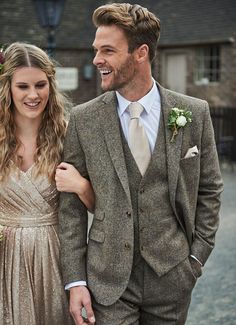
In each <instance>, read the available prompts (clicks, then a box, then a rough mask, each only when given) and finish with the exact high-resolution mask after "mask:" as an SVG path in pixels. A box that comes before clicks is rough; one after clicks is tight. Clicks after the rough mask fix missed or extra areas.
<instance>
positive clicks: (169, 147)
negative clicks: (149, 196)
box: [158, 85, 183, 215]
mask: <svg viewBox="0 0 236 325" xmlns="http://www.w3.org/2000/svg"><path fill="white" fill-rule="evenodd" d="M158 88H159V91H160V95H161V106H162V112H163V119H164V128H165V141H166V155H167V172H168V183H169V193H170V202H171V205H172V208H173V209H174V211H175V213H176V207H175V194H176V188H177V180H178V174H179V161H180V158H181V147H182V138H183V132H182V129H180V130H179V132H178V135H177V136H176V137H175V140H174V141H173V142H170V139H171V135H172V132H171V130H170V129H169V128H168V126H167V125H168V117H169V113H170V111H171V109H172V108H173V107H175V105H176V101H175V99H174V97H173V95H172V93H171V92H169V91H168V90H166V89H164V88H162V87H161V86H160V85H158ZM176 215H177V214H176Z"/></svg>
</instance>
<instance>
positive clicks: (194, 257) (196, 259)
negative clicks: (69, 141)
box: [190, 255, 203, 266]
mask: <svg viewBox="0 0 236 325" xmlns="http://www.w3.org/2000/svg"><path fill="white" fill-rule="evenodd" d="M190 256H191V257H192V258H193V259H194V260H195V261H197V262H198V263H199V264H200V265H201V266H203V264H202V262H201V261H199V259H198V258H196V256H194V255H190Z"/></svg>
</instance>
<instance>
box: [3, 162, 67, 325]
mask: <svg viewBox="0 0 236 325" xmlns="http://www.w3.org/2000/svg"><path fill="white" fill-rule="evenodd" d="M32 170H33V166H32V167H31V168H30V169H29V170H28V171H27V172H22V171H20V170H18V171H17V170H16V171H15V172H14V173H12V175H11V176H10V178H9V180H8V182H7V183H5V184H1V183H0V227H1V230H2V235H3V238H2V240H1V241H0V324H1V325H67V324H68V325H69V324H72V322H71V319H70V316H69V312H68V306H67V299H66V296H65V292H64V288H63V285H62V278H61V273H60V268H59V239H58V230H57V228H58V225H57V224H58V220H57V208H58V193H57V191H56V187H55V184H50V183H49V181H48V180H47V178H46V177H38V178H36V179H35V178H34V177H33V175H32Z"/></svg>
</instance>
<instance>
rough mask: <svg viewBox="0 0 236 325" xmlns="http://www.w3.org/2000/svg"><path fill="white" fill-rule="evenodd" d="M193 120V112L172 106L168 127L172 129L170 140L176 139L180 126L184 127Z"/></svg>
mask: <svg viewBox="0 0 236 325" xmlns="http://www.w3.org/2000/svg"><path fill="white" fill-rule="evenodd" d="M191 122H192V112H190V111H186V110H184V109H180V108H177V107H174V108H172V110H171V112H170V114H169V118H168V127H169V129H171V131H172V137H171V139H170V142H173V141H174V139H175V136H176V135H177V134H178V130H179V128H181V127H184V126H185V125H186V124H187V123H191Z"/></svg>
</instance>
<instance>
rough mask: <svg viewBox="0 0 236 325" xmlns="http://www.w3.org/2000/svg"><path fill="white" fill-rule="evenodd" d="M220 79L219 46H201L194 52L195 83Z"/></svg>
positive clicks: (206, 82)
mask: <svg viewBox="0 0 236 325" xmlns="http://www.w3.org/2000/svg"><path fill="white" fill-rule="evenodd" d="M219 80H220V47H219V46H218V45H214V46H207V47H201V48H199V49H198V50H197V53H196V70H195V82H196V84H208V83H209V82H217V81H219Z"/></svg>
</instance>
